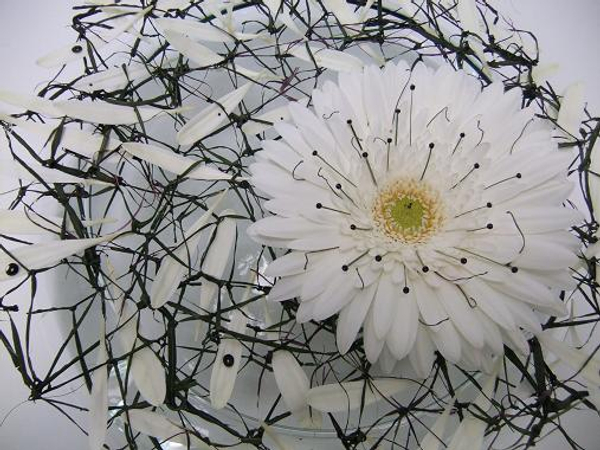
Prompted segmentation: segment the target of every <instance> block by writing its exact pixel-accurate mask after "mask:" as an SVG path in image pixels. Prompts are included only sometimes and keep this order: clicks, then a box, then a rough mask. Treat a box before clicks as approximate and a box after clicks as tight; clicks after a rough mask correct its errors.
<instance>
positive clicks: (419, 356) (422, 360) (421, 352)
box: [408, 324, 435, 378]
mask: <svg viewBox="0 0 600 450" xmlns="http://www.w3.org/2000/svg"><path fill="white" fill-rule="evenodd" d="M434 351H435V347H434V346H433V342H432V341H431V338H430V337H429V333H428V332H427V330H426V328H425V327H424V326H423V325H421V324H419V327H418V331H417V339H416V340H415V345H414V346H413V348H412V351H411V352H410V354H409V355H408V357H409V358H410V364H411V365H412V367H413V368H414V369H415V372H416V374H417V376H418V377H420V378H426V377H427V376H428V375H429V373H430V372H431V367H432V365H433V361H434V360H435V355H434Z"/></svg>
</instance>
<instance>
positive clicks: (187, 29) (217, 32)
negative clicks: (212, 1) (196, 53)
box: [154, 18, 234, 43]
mask: <svg viewBox="0 0 600 450" xmlns="http://www.w3.org/2000/svg"><path fill="white" fill-rule="evenodd" d="M154 23H156V24H157V25H158V26H159V28H161V29H162V30H163V32H166V31H174V32H175V33H178V34H180V35H183V36H187V37H189V38H191V39H197V40H199V41H208V42H227V43H230V42H233V41H234V39H233V38H232V37H231V36H230V35H229V34H227V33H226V32H225V31H223V30H221V29H220V28H218V27H216V26H215V25H214V24H212V23H204V22H198V21H192V20H181V19H169V18H166V19H164V18H162V19H156V20H155V21H154Z"/></svg>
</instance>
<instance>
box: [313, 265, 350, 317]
mask: <svg viewBox="0 0 600 450" xmlns="http://www.w3.org/2000/svg"><path fill="white" fill-rule="evenodd" d="M349 273H350V272H348V273H346V272H342V271H341V270H340V273H338V274H337V276H336V277H335V278H333V279H332V280H331V281H330V284H329V285H328V286H327V289H325V291H323V293H322V294H321V295H320V296H319V297H318V298H317V299H315V300H314V301H315V302H316V304H315V309H314V310H313V316H314V320H325V319H327V318H328V317H331V316H332V315H334V314H336V313H337V312H339V311H340V310H341V309H342V308H343V307H344V306H346V305H347V304H348V303H350V301H351V300H352V299H353V298H354V295H355V294H356V291H357V289H356V288H355V287H354V283H353V280H352V278H351V275H349Z"/></svg>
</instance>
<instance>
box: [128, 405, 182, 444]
mask: <svg viewBox="0 0 600 450" xmlns="http://www.w3.org/2000/svg"><path fill="white" fill-rule="evenodd" d="M125 417H126V418H127V421H128V423H129V426H130V427H131V428H133V429H134V430H136V431H139V432H140V433H144V434H146V435H148V436H153V437H155V438H156V439H159V440H162V441H165V440H167V439H169V438H172V437H174V436H178V435H179V434H181V433H183V432H184V430H182V429H181V428H180V427H178V426H177V425H175V424H174V423H173V422H171V421H170V420H169V419H167V418H166V417H165V416H163V415H161V414H158V413H155V412H151V411H148V410H144V409H130V410H128V411H127V414H126V415H125Z"/></svg>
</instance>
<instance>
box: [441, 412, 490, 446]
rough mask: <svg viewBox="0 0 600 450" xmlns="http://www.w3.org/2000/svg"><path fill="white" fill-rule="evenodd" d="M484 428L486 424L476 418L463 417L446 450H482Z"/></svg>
mask: <svg viewBox="0 0 600 450" xmlns="http://www.w3.org/2000/svg"><path fill="white" fill-rule="evenodd" d="M486 427H487V424H486V423H485V422H484V421H482V420H479V419H478V418H476V417H473V416H470V415H469V416H467V417H465V418H464V419H463V421H462V422H461V423H460V425H459V426H458V429H457V430H456V433H455V434H454V436H453V437H452V441H450V445H448V450H465V449H470V450H482V448H483V435H484V433H485V429H486Z"/></svg>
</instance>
